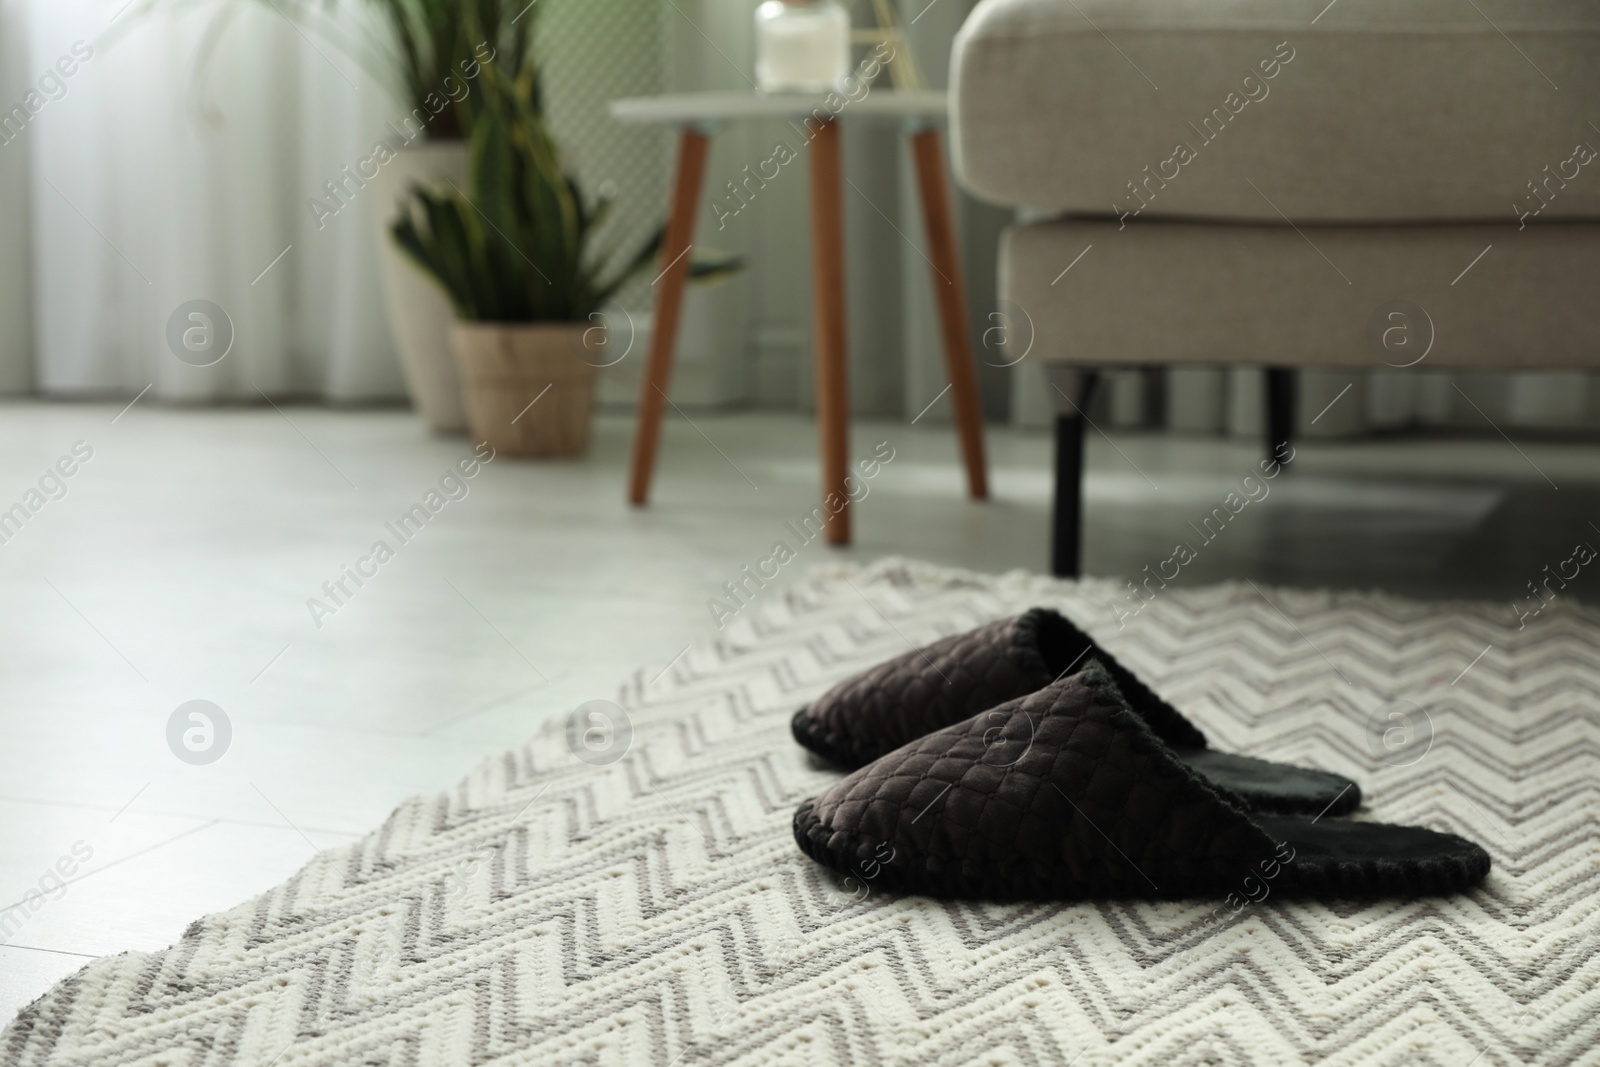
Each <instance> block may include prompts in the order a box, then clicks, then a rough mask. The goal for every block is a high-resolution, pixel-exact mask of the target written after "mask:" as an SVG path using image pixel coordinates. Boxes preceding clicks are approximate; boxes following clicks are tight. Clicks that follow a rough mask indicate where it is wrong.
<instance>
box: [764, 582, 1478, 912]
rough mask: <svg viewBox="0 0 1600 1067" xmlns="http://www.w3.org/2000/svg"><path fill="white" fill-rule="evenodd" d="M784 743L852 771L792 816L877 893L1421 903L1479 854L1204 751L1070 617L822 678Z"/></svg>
mask: <svg viewBox="0 0 1600 1067" xmlns="http://www.w3.org/2000/svg"><path fill="white" fill-rule="evenodd" d="M793 728H794V736H795V739H796V740H798V741H799V742H800V743H801V744H802V745H804V746H805V747H806V748H808V749H810V750H811V751H813V752H815V753H817V754H818V755H820V756H822V757H824V758H825V759H827V760H829V761H831V762H833V763H836V764H839V765H841V766H844V767H846V768H852V769H854V770H853V773H851V774H850V775H848V776H847V777H845V778H844V779H842V780H841V781H839V782H837V783H835V784H834V785H833V787H832V788H830V789H828V790H827V791H826V792H824V793H823V794H821V795H820V796H818V797H815V798H814V799H812V800H809V801H807V802H806V803H805V804H802V805H801V806H800V809H799V810H798V811H797V812H796V813H795V817H794V836H795V840H796V841H797V842H798V843H799V845H800V848H801V849H802V850H803V851H804V852H805V853H806V854H807V855H809V856H810V857H811V858H813V859H815V860H816V861H817V862H819V863H822V864H823V865H825V866H827V867H830V868H832V869H834V870H835V871H838V872H840V873H842V874H847V875H851V876H854V877H855V878H856V879H858V880H860V882H861V883H862V884H864V885H866V886H869V887H872V888H878V889H882V890H886V891H890V892H900V893H918V894H925V895H929V896H936V897H946V898H968V899H982V900H1001V901H1004V900H1075V899H1109V898H1126V897H1145V898H1181V897H1197V896H1208V897H1224V896H1225V897H1227V898H1229V899H1230V900H1231V899H1235V898H1238V899H1244V898H1245V897H1248V898H1249V899H1252V900H1259V899H1264V898H1265V897H1266V896H1267V895H1269V894H1274V895H1280V896H1299V897H1358V898H1359V897H1379V896H1419V895H1427V894H1438V893H1451V892H1457V891H1460V890H1463V889H1466V888H1468V887H1469V886H1472V885H1474V884H1476V883H1478V882H1480V881H1482V880H1483V878H1484V876H1485V875H1487V874H1488V872H1489V856H1488V854H1487V853H1486V852H1484V850H1483V849H1482V848H1480V847H1478V846H1477V845H1475V844H1473V843H1472V842H1470V841H1466V840H1464V839H1462V838H1460V837H1456V836H1455V835H1453V834H1445V833H1438V832H1436V831H1433V830H1427V829H1424V828H1422V827H1418V826H1391V825H1387V824H1383V823H1372V822H1351V821H1347V820H1343V819H1339V818H1330V816H1339V815H1345V814H1348V813H1350V812H1352V811H1354V810H1355V809H1356V808H1357V807H1359V806H1360V804H1361V790H1360V789H1359V788H1358V787H1357V786H1356V784H1355V783H1354V782H1352V781H1349V780H1348V779H1345V778H1342V777H1340V776H1339V775H1336V774H1329V773H1327V772H1325V771H1316V770H1309V769H1306V768H1303V767H1293V766H1289V765H1286V764H1281V763H1271V762H1268V761H1266V760H1259V759H1252V758H1250V757H1248V756H1236V755H1231V754H1229V753H1226V752H1218V751H1216V750H1215V749H1211V748H1207V747H1206V739H1205V736H1204V735H1203V734H1202V733H1201V732H1200V731H1199V730H1198V729H1196V728H1195V726H1194V725H1193V724H1192V723H1190V722H1189V721H1188V720H1187V719H1185V718H1184V717H1183V715H1182V714H1181V713H1179V712H1178V710H1177V709H1176V708H1174V707H1173V706H1172V705H1170V704H1168V703H1167V702H1166V701H1165V700H1162V699H1161V698H1160V697H1159V696H1157V695H1156V694H1155V693H1154V692H1152V691H1151V690H1150V688H1149V687H1148V686H1146V685H1145V684H1144V683H1143V682H1141V681H1140V680H1139V679H1138V678H1137V677H1135V676H1134V675H1133V674H1132V672H1130V671H1129V670H1128V669H1127V668H1125V667H1123V666H1122V665H1121V664H1120V663H1118V662H1117V661H1116V660H1115V659H1114V658H1113V657H1112V656H1111V655H1110V654H1108V653H1107V652H1106V651H1105V650H1104V649H1102V648H1100V647H1099V646H1098V645H1097V644H1096V643H1095V642H1094V640H1093V639H1092V638H1090V637H1089V636H1088V635H1087V634H1086V633H1084V632H1083V631H1082V630H1080V629H1078V628H1077V627H1076V626H1074V625H1073V624H1072V623H1071V622H1070V621H1069V620H1068V619H1066V618H1065V617H1063V616H1062V615H1060V614H1058V613H1057V612H1054V611H1050V610H1048V609H1044V608H1035V609H1034V610H1032V611H1029V612H1027V613H1026V614H1023V615H1020V616H1017V617H1015V618H1011V619H1003V620H1000V621H998V622H993V623H990V624H988V625H986V626H981V627H979V628H978V629H976V630H972V631H970V632H968V633H965V634H959V635H957V636H955V637H949V638H946V639H944V640H942V641H938V642H936V643H934V644H932V645H929V646H927V647H925V648H921V649H917V650H915V651H913V652H910V653H907V654H906V655H903V656H900V657H899V658H897V659H894V660H891V661H889V662H888V663H884V664H881V665H879V666H878V667H875V668H873V669H872V670H869V671H866V672H865V673H863V674H859V675H857V676H855V677H854V678H851V679H850V680H848V681H846V682H844V683H842V684H840V685H838V686H836V687H835V688H833V689H832V690H831V691H829V692H828V693H827V694H826V695H825V696H823V697H822V698H821V699H819V700H817V701H815V702H814V703H812V704H810V705H809V706H807V707H805V708H802V709H800V711H799V713H798V714H796V715H795V717H794V723H793Z"/></svg>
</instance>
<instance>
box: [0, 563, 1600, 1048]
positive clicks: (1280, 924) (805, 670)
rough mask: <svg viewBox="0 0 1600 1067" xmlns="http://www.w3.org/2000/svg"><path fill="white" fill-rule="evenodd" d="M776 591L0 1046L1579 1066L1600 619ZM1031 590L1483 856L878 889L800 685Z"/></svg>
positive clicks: (10, 1032)
mask: <svg viewBox="0 0 1600 1067" xmlns="http://www.w3.org/2000/svg"><path fill="white" fill-rule="evenodd" d="M763 596H764V597H765V598H766V599H765V600H764V601H761V602H759V603H758V604H756V605H753V606H752V607H751V609H750V610H748V611H746V612H744V613H742V614H741V615H740V617H739V618H738V620H737V621H736V622H735V623H734V624H732V625H731V626H730V627H729V628H728V629H727V630H725V631H723V633H722V634H721V635H720V636H719V638H718V639H717V640H716V641H715V642H714V643H712V642H709V641H708V642H707V643H705V644H702V645H697V646H695V647H694V648H692V649H691V650H690V651H689V653H688V654H687V655H685V656H683V657H681V658H680V659H679V660H678V661H677V662H676V663H675V664H674V665H672V666H671V668H670V669H669V670H667V671H665V672H664V673H662V672H661V665H659V664H658V665H656V666H655V667H653V668H647V669H642V670H640V671H639V672H638V673H637V674H636V675H635V676H634V678H632V679H631V680H630V682H629V683H628V684H627V685H626V686H625V688H624V690H623V692H622V693H621V694H620V695H618V697H617V700H618V702H619V703H620V704H621V705H622V706H623V707H624V708H625V709H626V710H627V713H628V715H629V717H630V718H631V720H632V725H633V731H634V732H633V738H632V744H631V747H630V748H629V750H628V752H627V754H626V756H624V757H623V758H621V759H620V760H618V761H616V762H614V763H611V764H609V765H606V766H592V765H590V764H589V763H586V762H583V761H581V760H579V759H578V758H576V757H575V756H574V754H573V752H572V750H570V749H569V747H568V741H567V733H566V721H565V717H559V718H558V720H556V721H552V722H550V723H548V724H547V726H546V728H545V729H543V730H542V731H541V732H540V734H539V735H538V736H537V737H535V738H534V740H533V741H531V742H530V743H529V744H528V745H526V746H525V747H523V748H521V749H518V750H516V751H511V752H506V753H503V754H501V755H498V756H495V757H493V758H491V759H488V760H485V761H484V762H483V763H482V764H480V765H479V766H478V767H477V768H476V769H475V770H474V771H473V772H472V773H471V774H470V775H469V776H468V777H467V778H466V779H465V780H464V781H462V782H461V783H460V785H459V786H457V787H456V788H455V789H453V790H451V791H449V792H447V793H442V794H439V795H435V796H420V797H415V798H413V799H411V800H409V801H407V802H405V803H404V804H402V805H401V806H400V807H399V808H398V809H397V810H396V811H395V812H394V813H393V815H391V816H390V817H389V819H388V821H387V822H385V823H384V825H383V826H381V827H380V828H378V829H377V830H376V831H374V832H373V833H372V834H371V835H369V836H368V837H367V838H366V839H364V840H363V841H361V842H360V843H359V844H356V845H352V846H349V847H345V848H341V849H337V850H333V851H329V852H324V853H322V854H321V855H319V856H318V857H316V858H315V859H314V860H313V861H312V862H311V863H309V864H308V865H307V866H306V867H305V868H304V869H302V870H301V871H300V872H299V873H298V874H296V875H295V876H294V877H293V878H291V879H290V880H289V881H288V882H286V883H284V884H283V885H281V886H279V887H277V888H276V889H273V890H272V891H270V892H268V893H265V894H263V895H262V896H260V897H257V898H256V899H254V900H251V901H248V902H246V903H244V904H241V905H239V906H238V907H236V908H234V909H232V910H231V911H227V912H223V913H221V914H216V915H211V916H207V917H206V918H203V919H199V920H197V921H196V922H194V923H193V924H192V925H191V926H190V927H189V929H188V930H187V931H186V932H185V934H184V936H183V938H182V939H181V940H180V941H179V942H178V943H177V944H175V945H174V946H172V947H171V948H169V949H167V950H165V951H162V952H157V953H153V954H140V953H126V954H123V955H119V956H115V957H108V958H104V959H100V960H97V961H95V962H93V963H91V964H90V965H89V966H87V967H85V968H84V969H83V970H82V971H80V972H79V973H78V974H77V975H75V976H73V977H72V978H70V979H68V980H66V981H64V982H62V983H60V984H59V985H58V986H56V987H55V988H54V989H53V990H51V991H50V992H49V993H48V994H46V995H45V996H44V997H42V998H41V999H40V1000H38V1001H37V1002H35V1003H34V1004H33V1005H31V1006H30V1007H28V1008H27V1009H26V1010H24V1011H23V1012H22V1013H21V1014H20V1015H19V1016H18V1017H17V1019H16V1020H14V1021H13V1022H12V1023H11V1025H10V1026H9V1027H8V1028H7V1029H6V1031H5V1032H4V1034H3V1035H0V1059H3V1062H4V1063H6V1064H16V1065H28V1067H31V1065H43V1064H60V1065H67V1064H74V1065H85V1067H89V1065H92V1067H108V1065H116V1064H128V1065H131V1064H144V1065H151V1064H185V1065H189V1064H193V1065H199V1064H206V1065H211V1067H222V1065H240V1067H267V1065H269V1064H270V1065H272V1067H301V1065H309V1064H330V1065H333V1064H337V1065H351V1064H361V1065H368V1064H370V1065H378V1064H383V1065H393V1067H399V1065H431V1064H491V1063H492V1064H566V1063H573V1064H576V1063H593V1064H634V1063H638V1064H653V1065H656V1067H695V1065H712V1064H715V1065H722V1064H757V1063H761V1064H766V1063H783V1064H828V1063H858V1064H907V1065H911V1064H917V1065H923V1064H980V1063H981V1064H1080V1065H1084V1067H1088V1065H1092V1064H1108V1063H1113V1062H1114V1063H1129V1064H1151V1065H1161V1067H1168V1065H1173V1064H1197V1065H1198V1064H1302V1063H1304V1064H1312V1063H1315V1064H1324V1063H1326V1064H1345V1063H1377V1064H1397V1065H1398V1064H1438V1065H1452V1067H1469V1065H1473V1064H1476V1065H1479V1067H1488V1065H1490V1064H1572V1063H1597V1062H1600V955H1597V952H1596V948H1597V946H1600V909H1597V907H1596V899H1597V895H1596V891H1597V889H1600V841H1597V837H1596V833H1595V829H1594V828H1595V826H1596V824H1597V820H1600V798H1597V796H1596V783H1597V782H1600V773H1597V771H1600V768H1597V765H1596V757H1597V753H1600V724H1597V719H1596V713H1595V707H1596V703H1597V700H1600V645H1597V642H1596V640H1595V635H1596V633H1597V632H1600V629H1597V624H1600V613H1596V612H1594V611H1591V610H1587V609H1582V608H1576V607H1572V606H1570V605H1568V604H1565V603H1562V604H1558V605H1555V606H1554V607H1552V608H1551V609H1550V610H1549V611H1546V612H1545V613H1544V614H1543V615H1541V616H1540V617H1539V618H1538V619H1536V620H1534V621H1533V622H1532V623H1530V624H1529V625H1528V626H1527V628H1526V629H1523V630H1521V631H1519V630H1517V629H1516V620H1515V619H1513V618H1511V617H1510V616H1511V614H1512V613H1511V612H1510V611H1509V610H1508V609H1506V608H1505V607H1504V606H1500V605H1474V604H1424V603H1416V602H1410V601H1405V600H1400V599H1396V598H1392V597H1387V596H1381V595H1372V594H1354V593H1319V592H1295V591H1290V590H1274V589H1267V590H1261V589H1257V588H1256V587H1254V586H1252V585H1249V584H1245V585H1231V584H1230V585H1223V586H1215V587H1209V588H1203V589H1194V590H1179V589H1171V590H1164V591H1162V592H1161V594H1160V595H1159V596H1157V597H1156V598H1155V599H1154V600H1153V601H1152V602H1151V603H1150V604H1149V605H1148V606H1147V607H1146V609H1145V610H1143V611H1142V612H1141V613H1140V614H1139V616H1138V618H1137V619H1135V620H1132V621H1130V622H1129V623H1128V625H1127V628H1126V629H1124V630H1120V631H1119V630H1118V629H1117V626H1116V617H1115V615H1114V613H1113V610H1112V609H1111V607H1110V606H1109V605H1110V604H1111V603H1112V602H1114V601H1119V600H1120V598H1121V597H1122V592H1121V591H1119V590H1118V589H1117V588H1116V587H1115V586H1114V585H1113V584H1111V583H1109V582H1104V581H1095V580H1084V581H1081V582H1073V583H1067V582H1058V581H1054V580H1049V579H1044V578H1039V577H1033V576H1029V575H1025V574H1021V573H1014V574H1010V575H1006V576H1003V577H999V578H994V577H987V576H980V575H974V574H968V573H963V572H956V571H949V570H943V569H935V568H931V567H928V566H924V565H920V564H915V563H909V562H906V561H901V560H886V561H882V562H880V563H878V564H875V565H872V566H870V567H866V568H863V569H856V568H851V567H834V568H825V569H822V570H819V571H815V572H813V573H812V574H811V575H810V576H809V577H807V578H806V579H805V580H803V581H801V582H800V583H798V584H796V585H794V586H792V587H791V588H789V589H788V590H787V591H786V592H782V593H780V592H778V591H777V590H770V591H768V592H767V593H764V594H763ZM1034 604H1045V605H1049V606H1053V607H1056V608H1058V609H1060V610H1063V611H1065V612H1067V613H1068V614H1070V615H1072V616H1073V617H1074V618H1076V619H1077V620H1078V621H1079V622H1080V623H1081V624H1083V625H1085V626H1086V627H1087V628H1089V629H1090V630H1092V631H1094V632H1095V633H1096V634H1098V635H1099V636H1100V637H1102V638H1103V639H1104V641H1105V642H1106V644H1107V646H1108V647H1109V648H1111V649H1112V650H1114V651H1115V652H1116V654H1117V655H1118V656H1119V657H1120V658H1122V659H1123V661H1124V662H1125V663H1127V664H1128V666H1130V667H1132V668H1133V669H1135V670H1137V671H1139V672H1141V673H1142V674H1144V675H1145V676H1146V677H1147V678H1149V679H1150V680H1151V681H1152V682H1153V683H1154V684H1155V685H1156V686H1157V687H1158V688H1159V689H1160V690H1161V691H1162V692H1163V693H1164V694H1165V695H1167V696H1168V697H1169V698H1170V699H1171V700H1172V702H1173V703H1175V704H1176V705H1178V706H1179V707H1180V708H1182V709H1183V710H1184V711H1185V712H1186V713H1188V714H1189V715H1190V716H1191V717H1192V718H1193V719H1194V720H1195V721H1196V722H1198V723H1199V724H1200V725H1201V726H1202V728H1203V729H1205V730H1206V731H1207V733H1208V734H1209V735H1210V737H1211V740H1212V743H1213V744H1214V745H1216V746H1218V747H1222V748H1229V749H1232V750H1235V751H1241V752H1249V753H1253V754H1257V755H1262V756H1266V757H1270V758H1273V759H1280V760H1285V761H1289V762H1299V763H1303V764H1306V765H1308V766H1317V767H1323V768H1326V769H1329V770H1333V771H1337V772H1339V773H1341V774H1345V775H1348V776H1350V777H1353V778H1355V779H1357V780H1359V781H1360V782H1361V783H1362V784H1363V785H1364V786H1365V787H1366V789H1367V792H1368V797H1369V803H1368V807H1367V809H1366V811H1364V812H1363V813H1362V816H1361V817H1364V818H1377V819H1382V820H1385V821H1395V822H1413V823H1419V824H1422V825H1426V826H1431V827H1434V828H1436V829H1442V830H1450V831H1454V832H1456V833H1460V834H1464V835H1466V836H1469V837H1471V838H1473V839H1475V840H1477V841H1479V842H1481V843H1482V844H1483V845H1484V846H1485V847H1486V848H1487V849H1488V850H1489V852H1490V854H1491V855H1492V856H1493V858H1494V864H1495V867H1494V870H1493V872H1492V873H1491V874H1490V876H1489V879H1488V881H1487V882H1486V883H1485V884H1484V885H1483V886H1481V887H1479V888H1478V889H1476V890H1474V891H1473V892H1471V893H1469V894H1466V895H1463V896H1459V897H1453V898H1447V899H1436V900H1424V901H1417V902H1412V903H1403V902H1391V903H1379V904H1372V905H1364V906H1358V905H1355V904H1335V905H1319V904H1308V903H1293V904H1290V903H1282V902H1279V901H1276V900H1273V899H1272V898H1271V896H1270V887H1268V895H1267V896H1266V897H1265V898H1264V899H1261V900H1260V901H1259V902H1250V903H1247V904H1245V905H1244V906H1242V907H1239V908H1237V909H1235V908H1234V907H1232V906H1222V907H1220V908H1219V902H1217V901H1193V902H1183V903H1170V902H1162V903H1131V904H1130V903H1117V904H1102V905H1070V906H1041V905H1012V906H1004V907H1001V906H986V905H981V904H951V903H941V902H936V901H931V900H924V899H917V898H909V897H900V898H896V897H891V896H889V895H886V894H883V893H880V892H876V891H874V889H873V887H872V885H871V879H870V877H861V878H853V879H848V880H845V881H843V882H841V881H840V880H839V879H838V878H837V877H836V876H833V875H831V874H830V873H828V872H826V871H824V870H823V869H821V868H820V867H818V866H817V865H815V864H813V863H812V862H810V861H809V860H807V859H806V858H804V857H803V856H802V855H801V854H800V852H799V851H798V850H797V849H796V847H795V845H794V842H793V839H792V837H791V836H790V818H791V814H792V812H793V811H794V808H795V807H796V805H797V804H798V803H799V802H800V801H801V800H803V799H805V798H807V797H810V796H812V795H814V794H815V793H817V792H818V791H819V790H820V789H821V788H822V787H823V786H824V785H825V784H826V783H828V782H831V781H833V780H834V779H835V778H836V777H837V775H838V772H836V771H833V770H830V769H828V768H825V767H822V766H820V765H816V764H813V763H812V762H811V760H810V758H809V757H808V756H807V755H806V754H805V753H804V752H803V751H802V750H801V749H800V748H799V747H798V746H796V745H795V743H794V742H793V740H792V739H791V738H790V736H789V717H790V716H791V715H792V714H793V712H794V710H795V708H796V707H798V706H799V705H800V704H801V703H804V702H805V701H806V700H808V699H811V698H813V697H815V696H817V695H818V694H820V693H821V692H823V691H824V690H825V689H826V688H827V687H828V686H830V685H831V684H833V683H834V682H836V681H838V680H839V679H841V678H843V677H845V676H846V675H848V674H850V673H852V672H854V671H856V670H859V669H861V668H863V667H866V666H868V665H870V664H872V663H875V662H877V661H879V660H882V659H885V658H887V657H889V656H892V655H895V654H898V653H899V652H901V651H903V650H904V649H905V648H906V647H907V644H908V642H911V643H923V642H926V641H929V640H932V639H934V638H937V637H940V636H943V635H946V634H950V633H955V632H957V631H960V630H963V629H967V628H969V627H972V626H974V625H977V624H978V623H980V622H983V621H985V620H988V619H990V618H994V617H997V616H1000V615H1005V614H1011V613H1015V612H1017V611H1020V610H1022V609H1024V608H1026V607H1028V606H1031V605H1034ZM658 674H659V677H658ZM1396 707H1399V708H1402V709H1410V710H1408V711H1407V713H1406V715H1405V716H1403V717H1402V718H1400V719H1393V718H1390V711H1391V710H1392V709H1393V708H1396ZM1419 713H1420V714H1419ZM1430 722H1431V728H1430V726H1429V723H1430ZM1397 730H1399V731H1403V732H1404V736H1403V737H1399V740H1401V741H1406V742H1409V744H1407V745H1406V746H1404V747H1403V748H1401V749H1398V750H1397V749H1395V748H1393V747H1392V746H1390V745H1389V742H1390V741H1393V740H1395V739H1396V738H1395V736H1391V735H1393V732H1394V731H1397ZM1397 751H1398V752H1400V753H1401V754H1400V755H1396V752H1397ZM1242 873H1243V872H1242Z"/></svg>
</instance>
